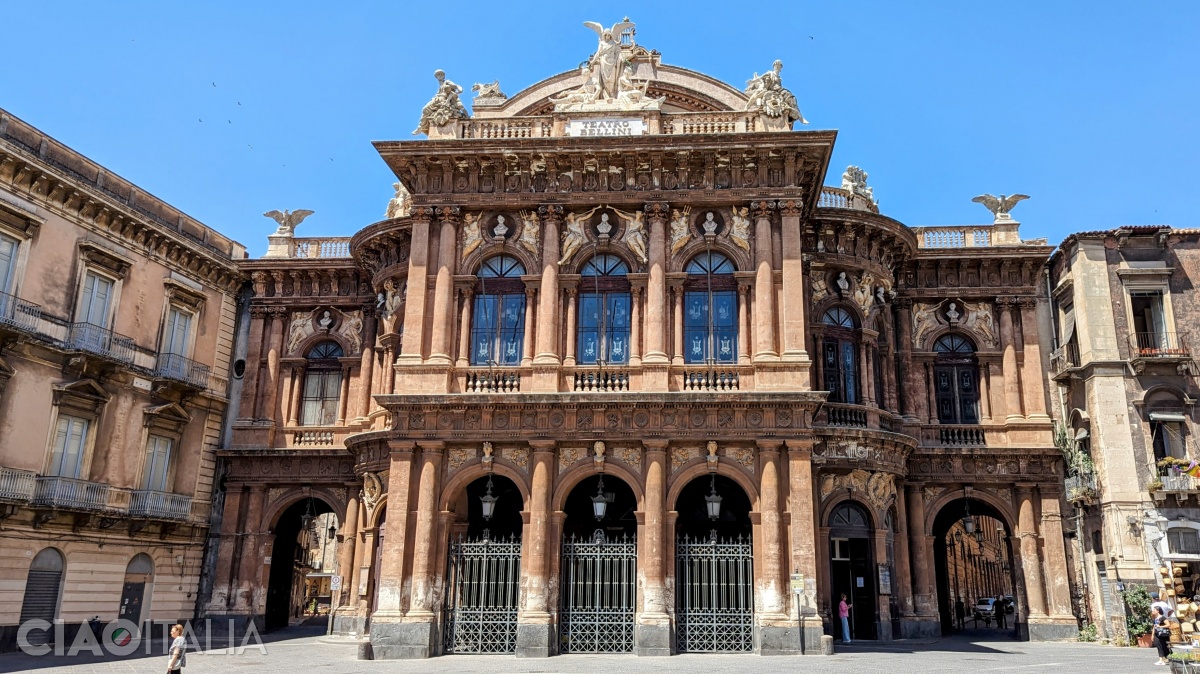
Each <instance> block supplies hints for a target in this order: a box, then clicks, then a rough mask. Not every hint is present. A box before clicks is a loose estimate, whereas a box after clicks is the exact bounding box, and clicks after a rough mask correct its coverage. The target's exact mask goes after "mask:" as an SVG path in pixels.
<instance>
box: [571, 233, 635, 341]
mask: <svg viewBox="0 0 1200 674" xmlns="http://www.w3.org/2000/svg"><path fill="white" fill-rule="evenodd" d="M580 275H581V276H582V277H583V278H582V279H581V280H580V282H579V356H578V359H579V361H578V362H579V363H580V364H582V365H594V364H596V363H628V362H629V328H630V322H629V317H630V308H631V294H630V286H629V265H627V264H625V261H624V260H622V259H621V258H619V257H617V256H615V255H607V254H605V255H597V256H595V257H593V258H592V259H590V260H588V261H587V263H586V264H584V265H583V269H581V270H580Z"/></svg>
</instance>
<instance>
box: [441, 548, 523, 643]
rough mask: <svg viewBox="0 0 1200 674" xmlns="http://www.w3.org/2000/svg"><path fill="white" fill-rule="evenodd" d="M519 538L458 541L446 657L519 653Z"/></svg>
mask: <svg viewBox="0 0 1200 674" xmlns="http://www.w3.org/2000/svg"><path fill="white" fill-rule="evenodd" d="M520 578H521V539H519V538H515V537H513V538H508V539H503V540H489V539H487V538H481V539H476V540H465V539H462V538H460V539H458V540H456V541H452V542H451V543H450V563H449V569H448V570H447V574H446V629H445V646H446V652H447V653H515V652H516V650H517V595H518V585H519V582H520Z"/></svg>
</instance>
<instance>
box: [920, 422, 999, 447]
mask: <svg viewBox="0 0 1200 674" xmlns="http://www.w3.org/2000/svg"><path fill="white" fill-rule="evenodd" d="M986 428H987V427H986V426H966V425H963V426H959V425H944V424H933V425H927V426H923V427H922V428H921V444H922V445H923V446H925V447H984V446H986V445H987V444H988V442H987V433H986Z"/></svg>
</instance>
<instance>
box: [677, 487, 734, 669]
mask: <svg viewBox="0 0 1200 674" xmlns="http://www.w3.org/2000/svg"><path fill="white" fill-rule="evenodd" d="M675 511H676V513H677V517H676V520H675V531H676V538H675V587H676V590H675V634H676V646H677V648H678V650H679V652H681V653H687V652H692V653H698V652H699V653H705V652H706V653H748V652H751V651H753V650H754V550H753V547H752V544H751V531H752V528H753V525H752V522H751V520H750V498H749V496H747V495H746V492H745V491H744V490H743V489H742V488H741V487H740V486H739V485H738V484H737V483H736V482H734V481H733V480H731V479H729V478H727V477H725V476H723V475H718V474H716V473H710V474H709V475H706V476H700V477H696V478H695V479H693V480H692V481H691V482H689V483H688V484H687V485H685V486H684V487H683V489H682V490H681V491H680V492H679V498H678V499H676V501H675Z"/></svg>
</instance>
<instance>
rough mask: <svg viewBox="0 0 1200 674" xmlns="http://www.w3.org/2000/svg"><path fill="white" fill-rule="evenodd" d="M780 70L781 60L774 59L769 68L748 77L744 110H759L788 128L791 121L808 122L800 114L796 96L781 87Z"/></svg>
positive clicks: (781, 66)
mask: <svg viewBox="0 0 1200 674" xmlns="http://www.w3.org/2000/svg"><path fill="white" fill-rule="evenodd" d="M782 70H783V61H775V63H774V64H772V66H771V69H770V70H768V71H767V72H765V73H763V74H761V75H759V74H758V73H755V74H754V77H752V78H750V81H749V82H747V83H746V96H747V98H748V99H749V100H747V101H746V111H747V112H760V113H762V115H763V116H764V117H767V118H769V119H776V120H780V121H782V122H783V123H784V125H785V126H786V127H787V128H788V129H790V128H792V122H800V123H801V124H808V120H806V119H804V115H802V114H800V107H799V105H798V104H797V103H796V97H795V96H793V95H792V92H790V91H788V90H787V89H784V88H783V78H782V77H780V74H779V73H780V72H781V71H782Z"/></svg>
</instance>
